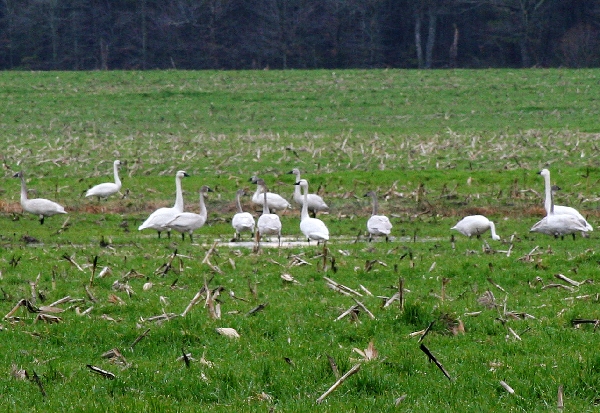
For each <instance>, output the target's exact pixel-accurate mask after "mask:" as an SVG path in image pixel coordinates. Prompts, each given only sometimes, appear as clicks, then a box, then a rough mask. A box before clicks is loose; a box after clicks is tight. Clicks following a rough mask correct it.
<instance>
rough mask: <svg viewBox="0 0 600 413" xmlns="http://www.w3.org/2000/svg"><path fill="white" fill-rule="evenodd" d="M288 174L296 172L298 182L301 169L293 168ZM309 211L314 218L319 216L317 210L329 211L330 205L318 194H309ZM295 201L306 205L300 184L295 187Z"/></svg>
mask: <svg viewBox="0 0 600 413" xmlns="http://www.w3.org/2000/svg"><path fill="white" fill-rule="evenodd" d="M288 174H294V175H295V176H296V184H297V183H298V182H300V170H299V169H298V168H294V169H292V170H291V171H290V172H288ZM307 197H308V211H309V212H310V213H311V214H312V217H313V218H316V217H317V212H321V211H328V210H329V206H328V205H327V204H326V203H325V201H323V198H321V197H320V196H319V195H317V194H308V195H307ZM294 201H295V202H296V203H297V204H298V205H300V206H302V205H304V196H303V195H302V193H301V191H300V185H296V186H295V187H294Z"/></svg>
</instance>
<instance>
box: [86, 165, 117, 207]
mask: <svg viewBox="0 0 600 413" xmlns="http://www.w3.org/2000/svg"><path fill="white" fill-rule="evenodd" d="M120 166H121V161H119V160H118V159H117V160H116V161H114V162H113V174H114V177H115V182H105V183H103V184H98V185H96V186H94V187H92V188H90V189H88V190H87V192H86V193H85V196H86V198H87V197H90V196H97V197H98V200H100V198H104V199H106V198H108V197H109V196H111V195H113V194H116V193H117V192H119V191H120V190H121V180H120V179H119V167H120Z"/></svg>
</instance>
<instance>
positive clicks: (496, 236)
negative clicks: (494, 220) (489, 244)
mask: <svg viewBox="0 0 600 413" xmlns="http://www.w3.org/2000/svg"><path fill="white" fill-rule="evenodd" d="M492 239H493V240H494V241H500V235H497V234H494V235H492Z"/></svg>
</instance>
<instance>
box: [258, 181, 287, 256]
mask: <svg viewBox="0 0 600 413" xmlns="http://www.w3.org/2000/svg"><path fill="white" fill-rule="evenodd" d="M256 185H257V186H258V190H259V191H262V196H263V211H262V215H261V216H260V217H258V221H257V223H256V226H257V231H256V241H257V243H259V242H260V238H261V237H262V236H263V235H277V240H278V242H279V246H281V220H280V219H279V215H277V214H271V213H270V212H269V204H268V202H267V186H266V185H265V181H263V180H262V179H257V180H256Z"/></svg>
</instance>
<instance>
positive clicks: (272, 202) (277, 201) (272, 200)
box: [250, 176, 292, 212]
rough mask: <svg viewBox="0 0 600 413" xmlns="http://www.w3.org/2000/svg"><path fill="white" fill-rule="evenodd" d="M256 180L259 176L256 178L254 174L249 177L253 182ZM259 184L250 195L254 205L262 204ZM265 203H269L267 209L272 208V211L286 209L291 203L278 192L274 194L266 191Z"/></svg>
mask: <svg viewBox="0 0 600 413" xmlns="http://www.w3.org/2000/svg"><path fill="white" fill-rule="evenodd" d="M258 180H259V178H257V177H256V176H253V177H252V178H250V181H251V182H252V183H254V184H255V183H256V182H257V181H258ZM263 182H264V181H263ZM259 186H260V185H257V187H256V192H255V193H254V195H252V202H253V203H254V204H256V205H262V204H263V199H262V198H263V195H262V193H261V189H260V187H259ZM267 204H268V205H269V210H272V211H273V212H277V211H281V210H286V209H288V208H291V207H292V205H291V204H290V203H289V202H288V201H287V200H286V199H285V198H284V197H282V196H281V195H278V194H274V193H273V192H267Z"/></svg>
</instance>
